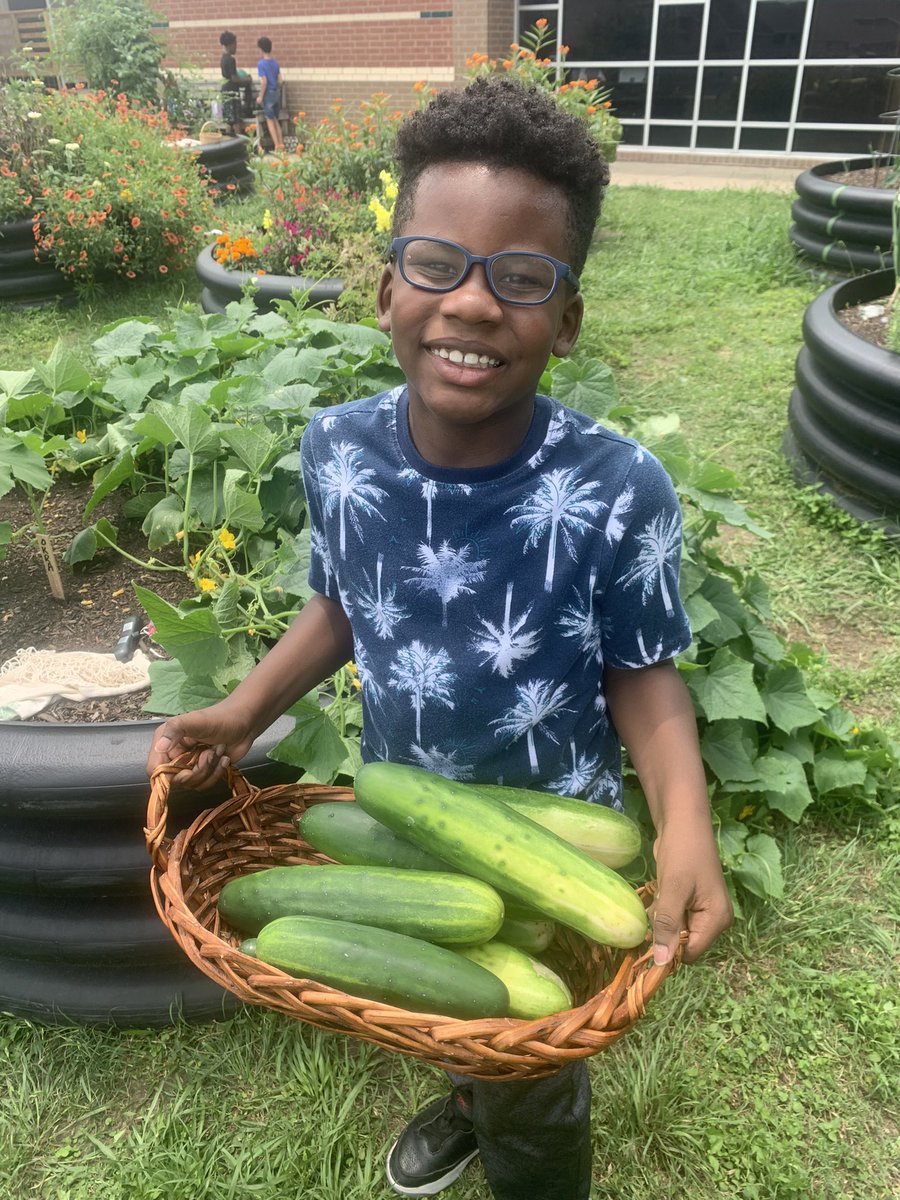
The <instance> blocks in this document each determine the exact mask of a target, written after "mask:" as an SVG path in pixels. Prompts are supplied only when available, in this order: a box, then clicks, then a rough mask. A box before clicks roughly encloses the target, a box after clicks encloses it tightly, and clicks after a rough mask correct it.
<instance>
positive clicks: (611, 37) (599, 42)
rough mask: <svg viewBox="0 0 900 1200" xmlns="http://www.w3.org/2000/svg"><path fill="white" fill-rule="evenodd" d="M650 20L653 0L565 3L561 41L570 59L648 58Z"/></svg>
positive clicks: (612, 59) (578, 1) (593, 0)
mask: <svg viewBox="0 0 900 1200" xmlns="http://www.w3.org/2000/svg"><path fill="white" fill-rule="evenodd" d="M652 17H653V0H628V3H627V4H623V3H622V0H566V6H565V20H564V23H563V39H562V40H563V43H564V44H565V45H566V46H568V47H569V59H570V60H572V61H575V60H577V59H586V60H587V61H588V62H590V61H592V60H594V61H600V62H615V61H617V60H618V61H621V60H623V59H625V60H629V59H638V60H642V59H643V60H646V59H649V57H650V27H651V20H652Z"/></svg>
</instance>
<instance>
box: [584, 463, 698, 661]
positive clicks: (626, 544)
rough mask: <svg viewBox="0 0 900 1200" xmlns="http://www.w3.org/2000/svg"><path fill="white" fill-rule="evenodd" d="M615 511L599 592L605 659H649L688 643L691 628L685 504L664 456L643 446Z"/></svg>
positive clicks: (671, 653)
mask: <svg viewBox="0 0 900 1200" xmlns="http://www.w3.org/2000/svg"><path fill="white" fill-rule="evenodd" d="M616 507H618V509H619V514H618V516H616V514H615V508H616ZM613 516H614V518H615V519H614V520H613V521H612V522H611V528H612V530H614V533H613V536H615V535H616V534H619V533H620V534H621V536H620V538H619V544H618V549H617V550H616V554H615V557H614V559H613V562H612V568H611V570H610V572H609V575H608V576H607V580H606V586H605V591H604V595H603V597H602V605H603V626H602V628H603V658H604V662H606V663H607V664H608V665H609V666H612V667H620V668H629V667H631V668H635V667H645V666H652V665H653V664H654V663H658V662H664V661H665V660H666V659H670V658H673V657H674V656H675V655H676V654H680V653H682V652H683V651H684V650H686V649H687V648H688V646H690V644H691V628H690V623H689V621H688V617H687V613H686V612H685V610H684V606H683V605H682V603H681V598H680V596H679V593H678V575H679V570H680V567H681V543H682V518H681V508H680V506H679V503H678V497H677V496H676V494H675V489H674V487H673V486H672V481H671V480H670V479H669V476H668V475H667V473H666V471H665V468H664V467H663V465H662V463H660V461H659V460H658V459H657V458H654V456H653V455H652V454H650V453H649V451H647V450H645V449H643V447H640V446H638V447H637V448H636V452H635V458H634V461H633V463H632V467H631V470H630V471H629V473H628V476H627V479H626V483H625V486H624V488H623V490H622V492H621V493H620V495H619V496H618V497H617V499H616V501H615V503H614V510H613Z"/></svg>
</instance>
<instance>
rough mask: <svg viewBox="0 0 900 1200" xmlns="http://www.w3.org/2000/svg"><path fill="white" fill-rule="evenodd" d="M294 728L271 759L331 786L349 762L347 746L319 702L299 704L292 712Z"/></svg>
mask: <svg viewBox="0 0 900 1200" xmlns="http://www.w3.org/2000/svg"><path fill="white" fill-rule="evenodd" d="M291 714H292V715H293V717H294V719H295V721H296V725H295V727H294V729H293V730H292V731H291V732H290V733H289V734H288V735H287V737H285V738H282V740H281V741H280V742H279V743H278V745H277V746H275V747H274V748H273V749H272V750H270V751H269V758H274V759H275V760H276V762H283V763H289V764H290V765H291V766H293V767H302V768H303V770H304V771H305V772H306V773H307V775H309V776H310V778H311V779H315V780H316V781H317V782H318V783H331V781H332V780H333V779H334V777H335V775H337V773H338V771H340V769H341V767H342V766H343V765H344V762H345V761H346V759H347V747H346V746H345V745H344V741H343V739H342V738H341V735H340V734H339V733H338V731H337V729H336V728H335V726H334V723H333V722H332V721H331V719H330V718H329V717H328V715H327V714H326V713H325V712H323V711H322V709H321V708H320V707H319V705H318V703H310V702H309V701H303V700H301V701H299V702H298V703H297V704H295V705H294V706H293V708H292V709H291Z"/></svg>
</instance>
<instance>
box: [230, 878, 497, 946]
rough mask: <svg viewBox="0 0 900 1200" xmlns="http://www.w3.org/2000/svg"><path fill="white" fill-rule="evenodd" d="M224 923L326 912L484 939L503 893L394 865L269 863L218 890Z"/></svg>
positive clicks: (460, 938) (439, 936) (432, 935)
mask: <svg viewBox="0 0 900 1200" xmlns="http://www.w3.org/2000/svg"><path fill="white" fill-rule="evenodd" d="M219 912H220V913H221V914H222V916H223V917H224V918H225V920H226V921H227V922H228V924H229V925H233V926H234V927H235V928H237V929H241V930H243V931H245V932H246V933H251V934H252V933H258V932H259V930H260V929H262V927H263V926H264V925H266V924H267V923H268V922H269V921H273V920H275V918H276V917H300V916H310V917H329V918H332V919H334V920H338V921H351V920H352V921H356V922H358V923H359V924H361V925H377V926H379V927H381V928H384V929H393V930H394V931H395V932H396V933H405V934H408V935H409V936H410V937H421V938H425V939H427V940H428V941H430V942H443V943H448V944H455V943H457V942H459V943H468V942H486V941H487V940H488V938H491V937H493V936H494V934H495V933H496V932H497V930H498V929H499V928H500V925H501V923H502V921H503V901H502V900H501V899H500V897H499V896H498V895H497V893H496V892H495V891H494V889H493V888H492V887H490V886H489V885H488V884H486V883H483V882H482V881H481V880H480V879H472V878H470V877H468V876H466V875H458V874H456V873H451V872H449V871H412V870H410V871H404V870H398V869H395V868H392V867H338V866H331V865H325V866H321V867H301V866H293V867H269V868H268V869H267V870H264V871H255V872H253V873H252V874H250V875H240V876H238V877H237V878H236V879H231V880H229V881H228V883H226V884H225V886H224V887H223V888H222V891H221V893H220V894H219Z"/></svg>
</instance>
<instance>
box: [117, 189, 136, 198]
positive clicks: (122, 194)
mask: <svg viewBox="0 0 900 1200" xmlns="http://www.w3.org/2000/svg"><path fill="white" fill-rule="evenodd" d="M119 199H120V200H127V201H131V200H133V199H134V197H133V196H132V194H131V188H122V190H121V192H119Z"/></svg>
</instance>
